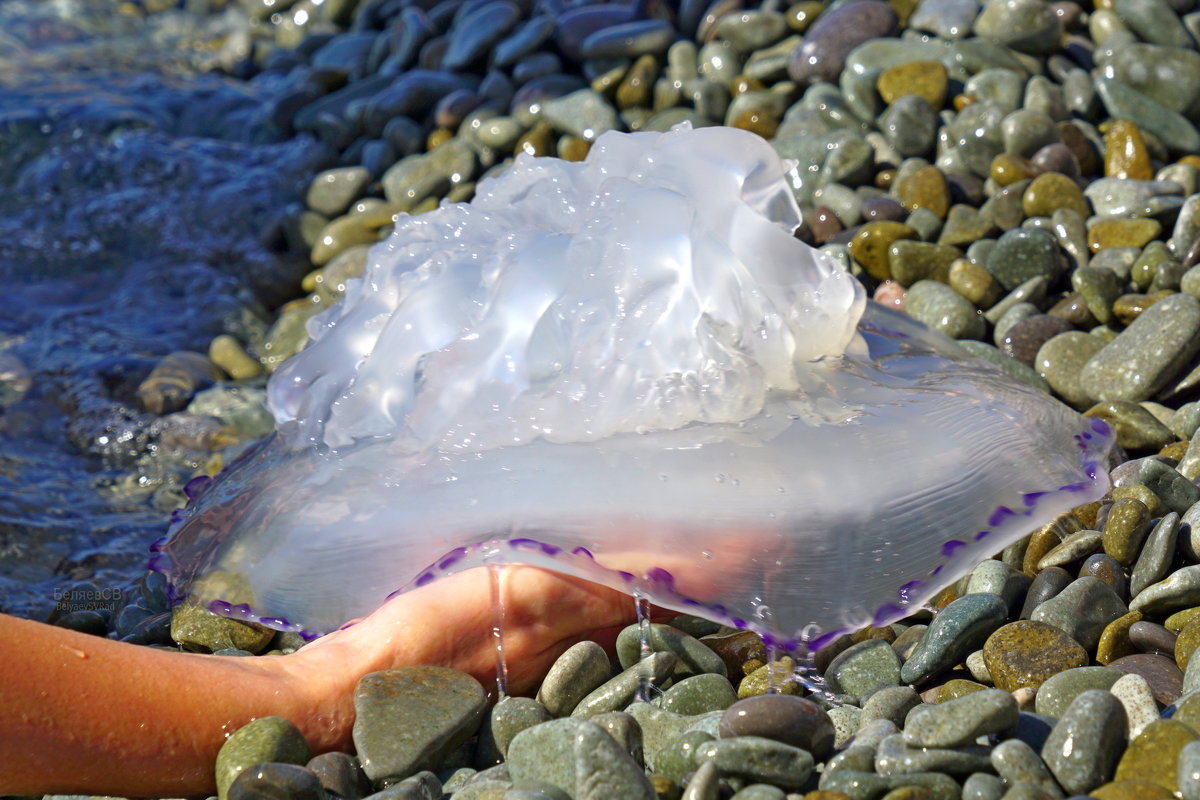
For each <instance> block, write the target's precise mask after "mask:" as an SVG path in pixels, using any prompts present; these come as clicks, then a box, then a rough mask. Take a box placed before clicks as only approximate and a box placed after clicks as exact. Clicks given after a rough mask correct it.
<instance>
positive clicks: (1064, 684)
mask: <svg viewBox="0 0 1200 800" xmlns="http://www.w3.org/2000/svg"><path fill="white" fill-rule="evenodd" d="M1123 674H1124V673H1122V672H1121V671H1120V670H1116V669H1109V668H1108V667H1076V668H1074V669H1068V670H1063V671H1062V672H1060V673H1058V674H1057V675H1054V676H1052V677H1050V678H1049V679H1047V681H1046V682H1045V683H1043V684H1042V685H1041V686H1040V687H1038V693H1037V699H1036V701H1035V705H1034V709H1035V710H1036V711H1037V713H1039V714H1044V715H1046V716H1047V717H1054V718H1055V719H1058V718H1059V717H1061V716H1062V715H1063V714H1064V713H1065V712H1066V710H1067V707H1068V706H1070V705H1071V701H1073V700H1074V699H1075V698H1076V697H1078V696H1079V695H1080V694H1081V693H1082V692H1086V691H1088V690H1089V689H1104V690H1108V689H1110V688H1112V685H1113V684H1114V683H1116V682H1117V680H1118V679H1119V678H1120V677H1121V676H1122V675H1123Z"/></svg>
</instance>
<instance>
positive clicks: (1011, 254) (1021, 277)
mask: <svg viewBox="0 0 1200 800" xmlns="http://www.w3.org/2000/svg"><path fill="white" fill-rule="evenodd" d="M985 266H986V267H987V270H988V272H990V273H992V275H993V276H994V277H995V278H996V280H998V281H999V282H1000V284H1001V285H1002V286H1003V287H1004V288H1005V289H1008V290H1010V291H1011V290H1013V289H1015V288H1016V287H1018V286H1019V285H1021V284H1022V283H1024V282H1025V281H1028V280H1030V279H1033V278H1039V277H1043V278H1046V279H1048V280H1050V281H1051V282H1053V281H1054V280H1056V279H1057V278H1058V276H1059V274H1060V273H1061V271H1062V261H1061V257H1060V255H1059V250H1058V243H1057V242H1056V241H1055V239H1054V236H1053V235H1051V234H1049V233H1047V232H1045V231H1039V230H1029V229H1019V230H1012V231H1008V232H1007V233H1005V234H1003V235H1002V236H1001V237H1000V239H999V240H998V241H997V242H996V246H995V247H994V248H993V249H992V251H991V253H990V254H989V255H988V259H987V264H986V265H985Z"/></svg>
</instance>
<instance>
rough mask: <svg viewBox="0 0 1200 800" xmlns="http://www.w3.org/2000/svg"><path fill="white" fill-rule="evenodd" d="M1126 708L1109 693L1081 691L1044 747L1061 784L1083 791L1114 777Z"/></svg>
mask: <svg viewBox="0 0 1200 800" xmlns="http://www.w3.org/2000/svg"><path fill="white" fill-rule="evenodd" d="M1125 729H1126V721H1125V709H1124V707H1123V706H1122V705H1121V703H1120V701H1119V700H1117V699H1116V698H1115V697H1113V696H1112V695H1111V694H1110V693H1108V692H1105V691H1102V690H1099V689H1090V690H1088V691H1085V692H1081V693H1080V694H1079V695H1077V696H1076V697H1075V699H1074V700H1073V701H1072V702H1071V705H1070V706H1068V707H1067V709H1066V711H1064V712H1063V715H1062V717H1060V718H1059V720H1058V722H1057V723H1056V724H1055V725H1054V728H1053V730H1051V731H1050V736H1049V737H1048V738H1047V739H1046V744H1045V746H1044V747H1043V748H1042V753H1041V755H1042V760H1043V761H1044V762H1045V763H1046V766H1047V767H1049V768H1050V772H1051V773H1053V775H1054V777H1055V779H1056V780H1057V781H1058V783H1059V785H1060V786H1062V788H1063V789H1065V790H1066V791H1067V792H1070V793H1072V794H1084V793H1086V792H1088V791H1090V790H1091V789H1095V788H1096V787H1097V786H1100V785H1101V784H1103V783H1105V782H1107V781H1109V780H1111V778H1112V776H1113V773H1114V772H1115V771H1116V766H1117V762H1118V760H1119V759H1120V757H1121V754H1122V752H1123V751H1124V749H1125Z"/></svg>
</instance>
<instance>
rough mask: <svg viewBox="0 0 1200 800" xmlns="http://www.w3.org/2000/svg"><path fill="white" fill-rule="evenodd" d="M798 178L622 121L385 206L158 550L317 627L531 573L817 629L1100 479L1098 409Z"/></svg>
mask: <svg viewBox="0 0 1200 800" xmlns="http://www.w3.org/2000/svg"><path fill="white" fill-rule="evenodd" d="M788 168H789V165H788V164H785V163H783V162H781V161H780V160H779V159H778V157H777V156H776V155H775V153H774V151H773V150H772V149H771V147H770V146H769V145H768V144H767V143H765V142H764V141H762V140H761V139H759V138H757V137H756V136H754V135H752V134H749V133H745V132H741V131H736V130H733V129H728V128H707V129H702V130H691V129H689V128H686V127H681V128H677V129H675V130H673V131H671V132H669V133H666V134H652V133H639V134H619V133H610V134H605V135H604V136H602V137H601V138H600V139H599V140H598V141H597V142H596V144H595V146H594V147H593V148H592V151H591V153H590V155H589V157H588V159H587V160H586V162H583V163H579V164H572V163H567V162H563V161H559V160H556V159H529V158H526V157H521V158H519V159H518V160H517V162H516V163H515V165H514V166H513V167H512V168H511V169H510V170H509V171H508V172H507V173H505V174H504V175H503V176H502V177H500V178H498V179H494V180H488V181H483V182H481V183H480V185H479V187H478V191H477V195H476V198H475V200H474V201H473V202H472V203H470V204H458V205H451V204H443V206H442V207H441V208H439V209H438V210H436V211H433V212H430V213H428V214H424V215H422V216H420V217H413V218H402V219H401V220H400V221H399V222H398V223H397V227H396V231H395V232H394V233H393V234H392V235H391V237H390V238H389V239H388V240H387V241H386V242H385V243H381V244H380V245H379V246H377V247H376V248H375V249H374V250H373V251H372V258H371V263H370V264H369V266H368V268H367V271H366V273H365V275H364V277H363V279H362V280H360V281H358V282H356V283H354V284H352V285H351V286H350V287H349V288H348V291H347V294H346V297H345V299H344V301H343V303H342V304H341V305H339V306H337V307H335V308H334V309H331V310H330V311H329V312H326V314H324V315H323V316H321V317H318V318H316V319H315V320H313V322H312V323H310V334H311V337H312V340H313V341H312V342H311V344H310V345H309V347H308V348H307V349H305V350H304V351H303V352H301V353H300V354H299V355H297V356H296V357H295V358H293V359H292V360H291V361H289V362H288V363H286V364H285V365H284V366H283V367H282V368H281V369H280V370H279V371H278V372H277V373H276V374H275V375H274V376H273V377H272V379H271V383H270V387H269V394H270V402H271V406H272V410H273V412H274V414H275V416H276V420H277V431H276V433H275V434H274V435H273V436H272V437H270V438H269V439H267V440H265V441H264V442H263V443H261V444H260V445H258V446H257V447H256V448H255V449H254V450H253V451H251V452H250V453H249V454H247V456H246V457H244V458H243V459H241V460H240V461H239V462H238V463H236V464H235V465H233V466H232V467H231V468H230V469H228V470H226V471H225V472H224V473H223V474H222V475H220V476H219V477H218V478H217V479H216V480H215V482H213V483H212V484H211V485H209V486H207V487H205V488H204V489H203V491H202V492H201V493H200V495H199V496H198V497H197V498H196V499H195V500H194V501H193V503H192V504H191V505H190V506H189V508H188V510H187V511H186V512H184V513H183V514H181V515H180V518H179V519H178V520H177V521H176V522H175V524H174V525H173V527H172V530H171V532H170V534H169V536H168V537H167V539H166V541H165V542H164V543H163V544H161V545H159V546H158V547H156V552H155V554H154V556H153V558H152V565H153V566H154V567H155V568H158V569H161V570H162V571H164V572H166V573H167V574H168V576H169V577H170V578H171V579H172V582H173V585H174V586H175V587H176V588H177V590H178V591H179V592H180V593H181V594H186V595H189V596H191V597H193V598H194V599H197V600H199V601H201V602H205V603H208V604H209V605H210V607H212V608H214V609H215V610H217V611H219V612H221V613H225V614H229V615H233V616H239V617H246V618H253V619H257V620H261V621H264V622H266V623H267V624H269V625H271V626H273V627H277V628H280V629H286V630H299V631H302V632H304V633H306V634H315V633H320V632H325V631H329V630H331V629H333V628H336V627H338V626H339V625H340V624H342V623H343V622H345V621H346V620H348V619H351V618H354V617H358V616H362V615H364V614H366V613H369V612H370V611H372V610H373V609H375V608H376V607H378V606H379V605H380V604H382V603H383V602H384V601H385V599H386V598H387V597H388V596H389V595H390V594H392V593H394V592H395V591H397V590H403V589H407V588H411V587H416V586H420V585H423V584H424V583H426V582H428V581H431V580H436V579H437V577H439V576H440V575H443V574H447V573H450V572H455V571H458V570H460V569H464V568H466V567H470V566H476V565H479V564H483V563H527V564H535V565H540V566H545V567H548V568H550V569H555V570H559V571H561V572H565V573H570V574H573V575H578V576H580V577H585V578H590V579H593V580H597V581H599V582H601V583H605V584H607V585H610V586H613V587H616V588H618V589H622V590H625V591H629V592H631V593H632V592H635V591H636V592H638V593H640V594H641V595H644V596H646V597H647V598H648V599H649V600H650V601H652V602H654V603H657V604H659V605H662V606H666V607H670V608H675V609H679V610H681V611H688V612H690V613H695V614H699V615H701V616H707V617H709V618H712V619H715V620H718V621H722V622H726V623H730V624H733V625H737V626H741V627H749V628H753V629H755V630H758V631H759V632H761V633H765V634H768V635H770V636H771V637H772V638H773V639H774V640H775V641H776V642H778V643H780V644H784V645H789V644H794V643H795V642H796V641H797V640H799V639H801V638H803V639H805V640H807V641H808V642H809V643H810V645H811V646H814V647H819V646H820V645H821V644H823V643H824V642H825V641H828V640H829V638H830V637H831V636H833V635H835V634H837V633H838V632H840V631H844V630H848V629H854V628H857V627H859V626H862V625H865V624H871V623H874V624H886V623H888V622H891V621H895V620H897V619H899V618H901V617H903V616H904V615H906V614H907V613H909V611H911V610H913V609H914V608H917V607H920V606H921V605H922V604H924V603H925V602H926V601H928V599H929V598H930V597H932V595H933V594H935V593H936V592H937V591H938V590H940V589H941V588H942V587H944V586H946V585H948V584H949V583H951V582H952V581H954V580H956V579H957V578H958V577H960V576H961V575H963V574H965V573H966V572H967V571H969V570H970V569H971V568H972V567H973V566H974V564H976V563H977V562H978V561H979V560H981V559H982V558H985V557H987V556H988V555H990V554H993V553H995V552H997V551H999V550H1000V549H1002V548H1003V547H1004V546H1005V545H1007V544H1009V543H1011V542H1012V541H1014V540H1016V539H1018V538H1019V537H1020V536H1022V535H1024V534H1026V533H1028V532H1029V531H1030V530H1032V529H1033V528H1035V527H1036V526H1038V525H1039V524H1042V523H1044V522H1046V521H1048V520H1049V519H1051V518H1052V517H1053V516H1055V515H1056V514H1058V513H1060V512H1062V511H1064V510H1067V509H1069V508H1071V507H1074V506H1076V505H1079V504H1081V503H1084V502H1087V501H1089V500H1092V499H1095V498H1097V497H1099V496H1101V495H1102V494H1103V492H1104V491H1105V489H1106V488H1107V485H1108V483H1107V475H1106V472H1105V470H1104V469H1103V463H1104V460H1105V458H1106V455H1107V452H1108V450H1109V448H1110V447H1111V434H1110V433H1109V431H1108V429H1107V428H1106V427H1105V426H1104V424H1103V423H1101V422H1098V421H1090V420H1084V419H1082V418H1081V417H1079V416H1078V415H1077V414H1075V413H1074V412H1073V411H1071V410H1070V409H1068V408H1066V407H1065V406H1063V405H1061V404H1059V403H1057V402H1056V401H1054V400H1053V399H1051V398H1050V397H1047V396H1045V395H1042V394H1040V393H1038V392H1036V391H1034V390H1032V389H1029V388H1027V387H1025V386H1022V385H1019V384H1015V383H1013V382H1012V381H1011V380H1010V379H1008V378H1007V377H1006V376H1004V375H1003V374H1001V373H1000V372H998V371H996V370H995V369H993V368H992V367H990V366H989V365H987V364H985V363H983V362H981V361H979V360H977V359H975V358H973V357H971V356H970V355H968V354H967V353H966V352H964V351H962V350H961V349H960V348H958V347H957V346H956V345H955V344H954V343H953V342H951V341H950V340H948V339H946V338H944V337H942V336H940V335H938V334H934V333H931V332H929V331H928V330H926V329H925V328H923V327H922V326H920V325H919V324H917V323H915V322H913V321H911V320H910V319H908V318H907V317H904V316H902V315H900V314H896V313H894V312H889V311H886V310H884V309H882V308H881V307H879V306H875V305H873V304H872V305H870V306H868V305H867V304H866V303H865V300H864V296H863V291H862V289H861V287H860V286H859V284H858V283H857V282H856V281H855V280H854V279H853V278H851V277H850V276H849V275H847V274H846V273H845V272H844V271H843V270H842V269H841V268H840V267H839V266H838V265H836V264H835V263H834V262H833V261H832V260H830V259H828V258H827V257H826V256H824V255H823V254H821V253H820V252H818V251H816V250H813V249H812V248H809V247H807V246H806V245H804V244H803V243H801V242H799V241H798V240H796V239H795V238H794V237H792V235H791V231H792V230H793V229H794V228H795V226H796V225H797V224H798V222H799V215H798V210H797V208H796V205H795V202H794V200H793V199H792V194H791V192H790V190H789V188H788V185H787V183H786V174H787V170H788Z"/></svg>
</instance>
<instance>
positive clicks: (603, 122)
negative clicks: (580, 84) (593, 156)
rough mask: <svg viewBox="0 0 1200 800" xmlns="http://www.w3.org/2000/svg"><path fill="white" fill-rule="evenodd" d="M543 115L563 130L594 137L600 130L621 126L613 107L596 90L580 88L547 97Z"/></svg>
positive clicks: (584, 136) (574, 134) (581, 136)
mask: <svg viewBox="0 0 1200 800" xmlns="http://www.w3.org/2000/svg"><path fill="white" fill-rule="evenodd" d="M542 117H543V118H544V119H545V120H546V121H547V122H549V123H550V124H551V125H553V126H554V127H555V128H557V129H558V130H560V131H562V132H563V133H569V134H571V135H572V136H578V137H580V138H581V139H586V140H587V141H589V142H590V141H593V140H594V139H595V138H596V137H597V136H599V135H600V134H602V133H604V132H606V131H610V130H615V129H618V128H620V127H621V121H620V119H619V117H618V116H617V112H616V109H614V108H613V107H612V106H611V105H609V103H608V101H607V100H606V99H605V98H604V96H603V95H601V94H600V93H599V92H596V91H595V90H593V89H579V90H577V91H574V92H571V93H570V94H568V95H565V96H563V97H557V98H555V99H553V100H547V101H546V102H545V103H544V104H543V106H542Z"/></svg>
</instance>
